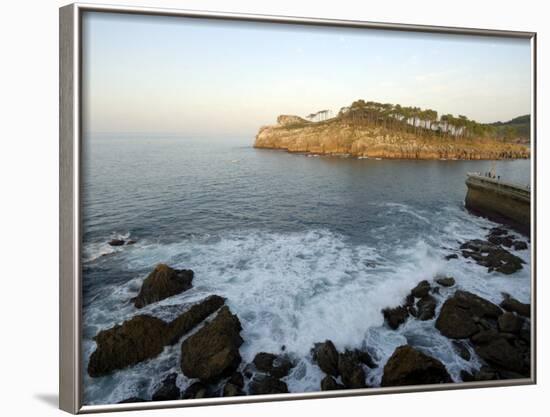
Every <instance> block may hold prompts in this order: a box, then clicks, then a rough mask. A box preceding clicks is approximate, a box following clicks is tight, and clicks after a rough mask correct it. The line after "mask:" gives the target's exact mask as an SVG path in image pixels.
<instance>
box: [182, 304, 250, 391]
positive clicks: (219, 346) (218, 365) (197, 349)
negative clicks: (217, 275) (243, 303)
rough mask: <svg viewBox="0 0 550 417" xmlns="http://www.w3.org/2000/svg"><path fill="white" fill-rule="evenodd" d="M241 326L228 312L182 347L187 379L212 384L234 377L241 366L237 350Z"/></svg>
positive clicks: (239, 342)
mask: <svg viewBox="0 0 550 417" xmlns="http://www.w3.org/2000/svg"><path fill="white" fill-rule="evenodd" d="M241 330H242V327H241V323H240V321H239V319H238V318H237V316H235V315H233V314H231V312H230V311H229V308H227V307H223V308H222V309H221V310H220V311H219V313H218V315H217V316H216V317H215V318H214V319H213V320H212V321H211V322H210V323H208V324H206V325H205V326H204V327H203V328H201V329H200V330H199V331H198V332H197V333H195V334H193V335H191V336H190V337H188V338H187V339H185V340H184V341H183V343H182V345H181V370H182V371H183V373H184V374H185V375H186V376H187V377H189V378H198V379H200V380H201V381H204V382H209V381H215V380H217V379H219V378H221V377H223V376H227V375H230V374H231V373H233V372H234V371H235V370H236V369H237V367H238V366H239V364H240V362H241V355H240V353H239V347H240V346H241V345H242V343H243V339H242V338H241V336H240V331H241Z"/></svg>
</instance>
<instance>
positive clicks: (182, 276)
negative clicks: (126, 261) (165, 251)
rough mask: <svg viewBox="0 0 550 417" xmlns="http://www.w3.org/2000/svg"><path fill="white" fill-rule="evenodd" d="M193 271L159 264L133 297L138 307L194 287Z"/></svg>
mask: <svg viewBox="0 0 550 417" xmlns="http://www.w3.org/2000/svg"><path fill="white" fill-rule="evenodd" d="M192 281H193V271H191V270H190V269H173V268H170V267H169V266H168V265H165V264H159V265H157V266H156V267H155V269H154V270H153V271H152V272H151V273H150V274H149V275H148V276H147V278H145V280H144V281H143V284H142V286H141V290H140V291H139V294H138V295H137V297H135V298H133V299H132V302H133V303H134V305H135V306H136V308H143V307H145V306H146V305H148V304H151V303H156V302H157V301H161V300H164V299H165V298H168V297H171V296H173V295H176V294H180V293H182V292H183V291H186V290H188V289H189V288H191V287H192V284H191V283H192Z"/></svg>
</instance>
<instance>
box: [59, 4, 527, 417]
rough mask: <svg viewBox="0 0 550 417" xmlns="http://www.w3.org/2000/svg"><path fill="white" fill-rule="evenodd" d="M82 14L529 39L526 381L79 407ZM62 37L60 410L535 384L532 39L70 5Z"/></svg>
mask: <svg viewBox="0 0 550 417" xmlns="http://www.w3.org/2000/svg"><path fill="white" fill-rule="evenodd" d="M85 12H107V13H125V14H139V15H160V16H180V17H187V18H208V19H223V20H231V21H244V22H264V23H286V24H296V25H312V26H328V27H343V28H364V29H385V30H398V31H412V32H424V33H442V34H456V35H476V36H493V37H506V38H523V39H530V41H531V51H532V61H531V64H532V86H531V87H532V108H531V115H532V117H531V132H532V133H531V151H532V161H533V162H532V164H531V183H532V184H533V187H532V189H533V198H532V204H531V210H532V215H531V219H532V224H531V243H532V250H531V320H532V326H531V332H532V342H531V343H532V346H531V377H530V378H524V379H514V380H501V381H482V382H468V383H465V382H464V383H453V384H441V385H417V386H410V387H388V388H368V389H356V390H341V391H332V392H313V393H300V394H276V395H258V396H245V397H233V398H208V399H196V400H178V401H165V402H146V403H135V404H109V405H100V406H83V405H82V361H81V359H82V353H81V313H82V311H81V285H82V282H81V280H82V275H81V259H80V254H81V242H82V240H81V239H82V235H81V211H80V209H81V206H80V198H81V194H80V193H81V157H82V154H81V140H82V138H81V114H80V110H81V88H82V86H81V79H82V68H81V47H82V45H81V42H82V38H81V26H82V25H81V21H82V15H83V13H85ZM59 24H60V29H59V35H60V36H59V38H60V49H59V59H60V74H59V76H60V80H59V86H60V91H59V95H60V97H59V101H60V103H59V106H60V132H59V208H60V212H59V238H60V243H59V274H60V275H59V299H60V305H59V315H60V317H59V326H60V329H59V330H60V331H59V335H60V340H59V408H61V409H62V410H65V411H67V412H69V413H73V414H78V413H93V412H105V411H124V410H143V409H153V408H174V407H192V406H203V405H218V404H230V403H233V404H234V403H253V402H265V401H282V400H302V399H309V398H327V397H347V396H357V395H372V394H390V393H403V392H420V391H428V390H429V391H436V390H452V389H461V388H483V387H497V386H498V387H502V386H516V385H529V384H535V383H536V347H537V340H536V201H537V199H536V189H537V187H536V180H537V178H536V166H537V158H536V137H537V136H536V99H537V96H536V75H537V70H536V65H537V60H536V33H535V32H516V31H505V30H487V29H471V28H457V27H437V26H423V25H406V24H396V23H376V22H362V21H350V20H332V19H312V18H303V17H288V16H265V15H255V14H235V13H222V12H206V11H190V10H176V9H164V8H152V7H129V6H113V5H99V4H86V3H74V4H70V5H67V6H64V7H61V8H60V9H59Z"/></svg>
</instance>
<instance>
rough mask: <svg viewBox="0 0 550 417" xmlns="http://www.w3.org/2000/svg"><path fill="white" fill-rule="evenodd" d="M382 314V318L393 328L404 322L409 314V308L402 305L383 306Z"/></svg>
mask: <svg viewBox="0 0 550 417" xmlns="http://www.w3.org/2000/svg"><path fill="white" fill-rule="evenodd" d="M382 314H383V315H384V319H385V320H386V323H388V326H390V328H391V329H393V330H395V329H397V328H398V327H399V326H400V325H402V324H403V323H405V320H407V317H408V316H409V310H408V309H407V308H406V307H403V306H399V307H394V308H385V309H384V310H382Z"/></svg>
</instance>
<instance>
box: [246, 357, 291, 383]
mask: <svg viewBox="0 0 550 417" xmlns="http://www.w3.org/2000/svg"><path fill="white" fill-rule="evenodd" d="M253 362H254V365H255V366H256V369H258V370H259V371H262V372H266V373H268V374H270V375H272V376H274V377H275V378H283V377H285V376H287V375H288V373H289V371H290V369H291V368H292V362H291V361H290V360H289V359H288V357H286V356H277V355H274V354H273V353H265V352H260V353H258V354H257V355H256V356H255V357H254V360H253Z"/></svg>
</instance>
